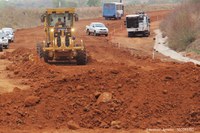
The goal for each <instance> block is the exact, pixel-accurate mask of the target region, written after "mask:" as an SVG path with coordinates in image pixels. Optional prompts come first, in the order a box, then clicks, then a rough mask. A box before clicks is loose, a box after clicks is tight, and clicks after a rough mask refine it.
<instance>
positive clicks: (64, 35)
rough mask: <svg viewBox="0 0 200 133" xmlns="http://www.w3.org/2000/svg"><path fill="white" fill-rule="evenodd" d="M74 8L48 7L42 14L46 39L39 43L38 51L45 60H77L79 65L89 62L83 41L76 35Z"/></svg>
mask: <svg viewBox="0 0 200 133" xmlns="http://www.w3.org/2000/svg"><path fill="white" fill-rule="evenodd" d="M74 16H76V15H75V9H74V8H64V9H60V8H58V9H47V11H46V12H45V13H44V14H43V15H42V16H41V21H42V22H43V23H44V30H45V34H46V37H45V38H46V39H45V41H43V42H42V43H38V44H37V53H38V55H39V57H40V58H44V61H45V62H51V61H52V62H53V61H66V60H67V61H68V60H69V61H71V60H76V62H77V64H78V65H85V64H86V63H87V55H86V49H85V45H84V43H83V41H82V40H81V41H80V42H79V43H78V42H77V41H76V38H75V36H74V22H75V20H76V19H77V18H75V17H74Z"/></svg>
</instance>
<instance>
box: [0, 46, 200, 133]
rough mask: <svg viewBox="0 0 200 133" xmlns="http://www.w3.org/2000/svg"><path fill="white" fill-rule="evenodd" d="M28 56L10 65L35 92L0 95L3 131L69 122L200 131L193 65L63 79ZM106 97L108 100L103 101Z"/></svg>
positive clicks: (118, 70)
mask: <svg viewBox="0 0 200 133" xmlns="http://www.w3.org/2000/svg"><path fill="white" fill-rule="evenodd" d="M23 51H24V52H22V53H21V55H20V60H18V58H15V57H16V54H17V55H19V52H21V51H20V50H19V51H18V52H17V51H15V52H14V53H12V57H13V58H10V60H12V61H13V62H14V69H13V70H14V71H18V73H17V74H16V75H15V76H16V77H25V78H27V79H28V81H24V82H26V83H27V84H30V85H31V86H32V88H31V89H30V90H25V91H22V90H20V91H15V92H13V93H8V94H2V95H0V116H1V117H0V125H1V126H0V127H9V128H17V129H20V128H30V127H32V128H48V127H54V128H62V127H67V126H68V125H69V122H70V121H73V123H76V126H80V127H84V128H96V127H98V128H118V129H119V128H125V129H130V128H141V129H145V128H170V127H197V128H199V127H200V125H199V101H200V97H199V95H200V92H199V86H200V83H199V79H200V76H199V75H200V68H199V67H197V66H195V65H194V64H191V63H188V64H174V66H168V67H163V68H161V69H155V70H150V71H145V70H143V69H141V68H138V67H127V66H124V65H120V64H107V67H108V68H110V69H103V68H102V69H101V70H99V69H97V70H96V69H92V70H88V72H85V73H82V74H74V75H64V74H63V76H60V75H62V74H60V72H59V71H58V70H57V69H56V68H55V69H53V68H52V67H53V66H51V65H47V64H45V63H44V62H43V61H38V60H35V61H32V60H25V59H24V58H26V57H27V55H26V54H25V53H27V54H28V53H29V52H28V51H27V50H23ZM25 51H26V52H25ZM29 54H30V53H29ZM9 57H10V56H9ZM16 60H18V61H16ZM113 66H115V67H113ZM24 73H25V74H24ZM30 81H31V82H30ZM105 94H109V100H106V102H99V101H98V100H99V98H100V97H101V96H102V97H103V96H104V95H105ZM106 96H107V95H106Z"/></svg>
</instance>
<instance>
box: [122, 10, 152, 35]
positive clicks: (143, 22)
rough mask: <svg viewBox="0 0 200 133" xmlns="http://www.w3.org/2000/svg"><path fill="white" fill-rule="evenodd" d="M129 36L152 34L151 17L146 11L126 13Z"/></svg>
mask: <svg viewBox="0 0 200 133" xmlns="http://www.w3.org/2000/svg"><path fill="white" fill-rule="evenodd" d="M125 25H126V29H127V32H128V37H133V36H135V35H137V34H142V35H143V36H146V37H148V36H149V35H150V17H149V16H148V15H147V14H145V13H144V12H140V13H136V14H132V15H126V21H125Z"/></svg>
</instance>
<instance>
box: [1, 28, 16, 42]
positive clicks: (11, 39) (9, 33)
mask: <svg viewBox="0 0 200 133" xmlns="http://www.w3.org/2000/svg"><path fill="white" fill-rule="evenodd" d="M2 31H3V32H4V33H5V34H6V38H8V41H9V42H14V38H15V34H14V30H13V29H12V28H2Z"/></svg>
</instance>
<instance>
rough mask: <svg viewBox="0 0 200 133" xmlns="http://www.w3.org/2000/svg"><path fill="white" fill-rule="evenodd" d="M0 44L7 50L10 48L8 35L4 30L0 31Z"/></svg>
mask: <svg viewBox="0 0 200 133" xmlns="http://www.w3.org/2000/svg"><path fill="white" fill-rule="evenodd" d="M0 44H1V47H2V46H3V47H4V48H6V49H7V48H8V47H9V42H8V38H6V34H5V33H4V32H3V31H2V30H0Z"/></svg>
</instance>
